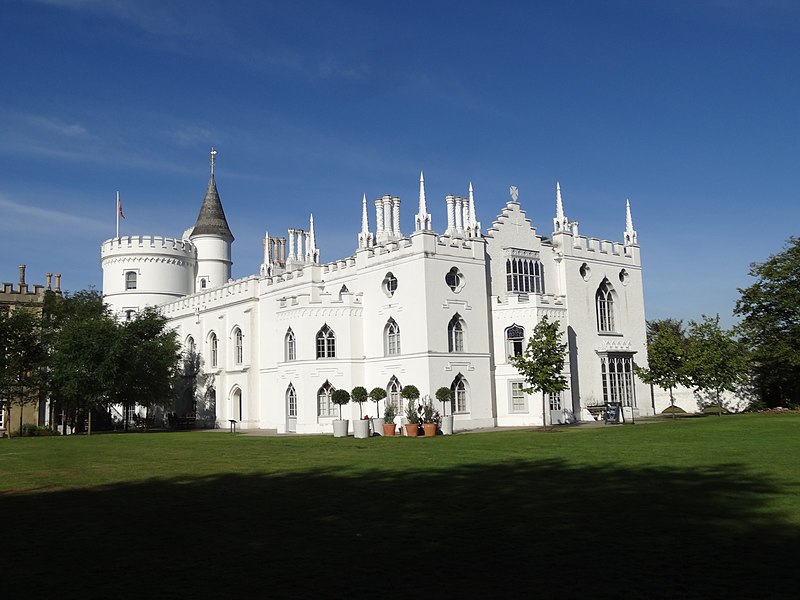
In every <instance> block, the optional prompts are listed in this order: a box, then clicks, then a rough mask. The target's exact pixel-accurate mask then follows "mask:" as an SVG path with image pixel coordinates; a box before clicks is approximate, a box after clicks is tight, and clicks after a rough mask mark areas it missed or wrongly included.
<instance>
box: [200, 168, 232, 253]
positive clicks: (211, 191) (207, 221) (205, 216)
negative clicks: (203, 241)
mask: <svg viewBox="0 0 800 600" xmlns="http://www.w3.org/2000/svg"><path fill="white" fill-rule="evenodd" d="M196 235H217V236H220V237H223V238H225V239H226V240H227V241H229V242H232V241H233V234H232V233H231V229H230V227H228V221H227V220H226V219H225V211H224V210H222V202H221V201H220V199H219V192H217V184H216V182H215V181H214V176H213V175H211V178H210V179H209V180H208V189H207V190H206V197H205V198H204V199H203V205H202V206H201V207H200V214H199V215H197V222H196V223H195V224H194V228H193V229H192V235H191V236H189V237H194V236H196Z"/></svg>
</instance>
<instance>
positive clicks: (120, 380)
mask: <svg viewBox="0 0 800 600" xmlns="http://www.w3.org/2000/svg"><path fill="white" fill-rule="evenodd" d="M113 355H114V358H115V360H116V361H117V364H116V377H115V382H114V383H115V386H114V387H115V389H114V395H113V398H114V400H115V402H117V403H119V404H122V405H123V406H126V407H128V406H133V405H134V404H138V405H139V406H144V407H145V409H146V411H147V416H146V419H145V422H147V421H148V419H149V417H150V410H151V409H152V408H156V407H161V408H166V407H168V406H170V404H171V403H172V392H173V390H172V385H173V382H174V380H175V377H176V375H177V374H178V372H179V368H180V361H181V353H180V344H179V343H178V340H177V334H176V333H175V332H174V331H173V330H171V329H169V328H168V326H167V318H166V317H165V316H164V315H162V314H161V313H160V312H159V311H158V309H156V308H152V307H146V308H145V309H144V310H142V311H141V312H139V313H137V314H136V316H135V317H134V318H133V320H131V321H127V322H125V323H123V324H122V325H121V326H120V332H119V335H118V336H117V339H116V344H115V347H114V349H113ZM127 412H128V411H125V413H126V415H127ZM126 426H127V422H126Z"/></svg>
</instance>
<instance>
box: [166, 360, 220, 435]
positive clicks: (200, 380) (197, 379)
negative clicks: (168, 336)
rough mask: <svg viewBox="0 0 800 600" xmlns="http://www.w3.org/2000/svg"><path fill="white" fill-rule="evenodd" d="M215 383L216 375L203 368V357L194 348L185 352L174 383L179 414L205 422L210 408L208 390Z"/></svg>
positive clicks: (176, 407)
mask: <svg viewBox="0 0 800 600" xmlns="http://www.w3.org/2000/svg"><path fill="white" fill-rule="evenodd" d="M213 383H214V375H213V374H209V373H206V372H205V371H204V370H203V357H202V356H200V354H198V353H197V352H196V351H194V350H192V349H189V350H187V351H186V352H184V354H183V355H182V357H181V361H180V366H179V368H178V371H177V373H176V375H175V381H174V382H173V384H172V389H173V398H174V410H175V412H176V414H177V416H178V417H191V418H193V419H197V420H200V421H203V422H205V421H206V420H207V419H208V417H209V414H208V412H209V410H210V407H208V406H206V402H207V400H206V392H207V390H208V388H209V387H210V386H211V385H213Z"/></svg>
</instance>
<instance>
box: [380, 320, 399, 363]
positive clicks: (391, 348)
mask: <svg viewBox="0 0 800 600" xmlns="http://www.w3.org/2000/svg"><path fill="white" fill-rule="evenodd" d="M383 333H384V350H385V354H386V355H387V356H390V355H393V354H400V326H399V325H398V324H397V322H396V321H395V320H394V319H389V321H388V322H387V323H386V327H384V330H383Z"/></svg>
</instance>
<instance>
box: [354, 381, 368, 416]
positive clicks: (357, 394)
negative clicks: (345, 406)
mask: <svg viewBox="0 0 800 600" xmlns="http://www.w3.org/2000/svg"><path fill="white" fill-rule="evenodd" d="M350 397H351V398H352V399H353V402H357V403H358V416H359V417H361V418H363V417H364V412H363V410H362V406H363V404H364V402H366V401H367V398H369V394H367V388H365V387H364V386H361V385H357V386H356V387H354V388H353V391H352V392H350Z"/></svg>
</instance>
